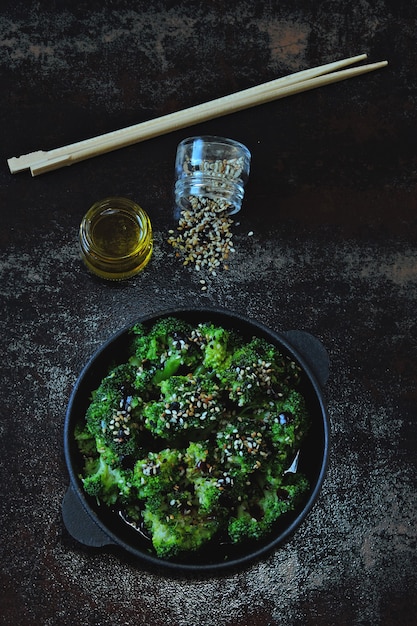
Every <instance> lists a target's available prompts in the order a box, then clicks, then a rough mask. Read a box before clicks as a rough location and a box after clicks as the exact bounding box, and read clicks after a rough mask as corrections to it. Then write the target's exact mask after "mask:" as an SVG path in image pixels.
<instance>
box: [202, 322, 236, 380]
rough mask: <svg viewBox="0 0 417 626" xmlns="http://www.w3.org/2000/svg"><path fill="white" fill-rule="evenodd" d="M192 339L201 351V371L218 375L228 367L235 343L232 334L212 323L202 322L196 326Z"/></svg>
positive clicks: (234, 337)
mask: <svg viewBox="0 0 417 626" xmlns="http://www.w3.org/2000/svg"><path fill="white" fill-rule="evenodd" d="M193 337H194V340H195V341H196V342H197V343H198V344H199V345H200V347H201V350H202V360H201V369H202V370H203V371H204V370H208V371H209V372H210V371H214V372H215V373H218V372H221V371H222V370H223V369H225V368H226V367H227V366H228V364H229V361H230V359H231V355H232V354H233V351H234V342H235V341H237V339H236V336H235V334H234V333H232V332H231V331H229V330H226V328H223V327H221V326H218V325H216V324H213V323H212V322H204V323H201V324H198V326H197V328H196V330H195V331H194V335H193Z"/></svg>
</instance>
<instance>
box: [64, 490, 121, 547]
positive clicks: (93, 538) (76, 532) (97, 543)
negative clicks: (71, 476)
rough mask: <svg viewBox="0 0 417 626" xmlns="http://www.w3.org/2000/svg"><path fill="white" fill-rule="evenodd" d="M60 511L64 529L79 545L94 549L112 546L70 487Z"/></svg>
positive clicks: (108, 538)
mask: <svg viewBox="0 0 417 626" xmlns="http://www.w3.org/2000/svg"><path fill="white" fill-rule="evenodd" d="M61 510H62V519H63V521H64V524H65V527H66V529H67V530H68V532H69V534H70V535H71V536H72V537H73V538H74V539H76V540H77V541H79V542H80V543H82V544H84V545H85V546H90V547H94V548H100V547H102V546H106V545H112V544H114V542H113V541H112V540H111V539H110V537H109V536H108V535H106V533H105V532H104V531H103V530H101V528H100V527H99V526H98V525H97V524H96V523H95V522H94V520H92V519H91V517H90V515H89V514H88V513H87V511H86V510H85V508H84V507H83V505H82V503H81V501H80V499H79V497H78V495H77V493H76V491H75V489H74V488H73V486H72V485H70V486H69V487H68V489H67V491H66V493H65V495H64V498H63V500H62V507H61Z"/></svg>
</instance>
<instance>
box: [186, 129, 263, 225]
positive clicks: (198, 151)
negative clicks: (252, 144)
mask: <svg viewBox="0 0 417 626" xmlns="http://www.w3.org/2000/svg"><path fill="white" fill-rule="evenodd" d="M250 159H251V154H250V152H249V150H248V148H246V146H244V145H243V144H241V143H239V142H238V141H234V140H233V139H226V138H224V137H215V136H210V135H207V136H201V137H188V138H187V139H184V140H183V141H181V142H180V143H179V144H178V148H177V155H176V160H175V174H176V182H175V205H176V209H177V210H179V211H180V212H183V211H187V210H193V209H194V210H198V209H201V208H203V207H204V206H206V205H207V206H208V208H209V209H210V210H211V211H216V212H224V213H226V214H227V215H233V214H234V213H237V212H238V211H240V209H241V206H242V200H243V196H244V186H245V184H246V181H247V179H248V176H249V170H250Z"/></svg>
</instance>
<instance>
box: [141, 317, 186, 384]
mask: <svg viewBox="0 0 417 626" xmlns="http://www.w3.org/2000/svg"><path fill="white" fill-rule="evenodd" d="M192 330H193V328H192V326H191V325H190V324H188V323H187V322H186V321H184V320H182V319H177V318H175V317H172V316H169V317H166V318H162V319H160V320H158V321H157V322H156V323H155V324H154V325H153V326H152V327H151V328H149V329H148V328H147V327H146V326H145V325H144V324H137V325H136V326H134V327H133V333H134V341H133V352H134V355H133V357H132V362H135V363H137V364H138V365H141V366H142V368H143V369H144V372H145V373H146V372H149V371H151V372H152V382H153V383H159V382H160V381H161V380H164V379H166V378H169V377H170V376H173V375H174V374H176V373H177V372H178V370H179V369H180V368H181V369H182V371H185V372H188V371H192V370H193V369H194V367H195V366H196V365H197V363H198V358H199V355H198V350H196V346H195V342H193V341H190V337H191V333H192Z"/></svg>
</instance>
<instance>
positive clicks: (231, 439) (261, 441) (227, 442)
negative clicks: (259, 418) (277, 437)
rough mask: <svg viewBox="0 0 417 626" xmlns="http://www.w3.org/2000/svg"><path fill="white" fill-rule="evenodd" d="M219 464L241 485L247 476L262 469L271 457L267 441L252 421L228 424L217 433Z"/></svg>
mask: <svg viewBox="0 0 417 626" xmlns="http://www.w3.org/2000/svg"><path fill="white" fill-rule="evenodd" d="M216 453H217V456H218V457H219V463H220V465H221V466H223V467H224V469H225V471H226V472H227V473H228V474H229V475H230V476H231V477H232V478H233V480H234V482H236V483H238V482H240V483H242V482H244V481H245V480H246V478H247V476H249V475H250V474H252V473H253V472H256V471H258V470H260V469H264V467H265V465H266V463H267V461H268V460H269V457H270V455H271V450H270V445H269V441H268V439H267V438H266V437H265V435H264V433H263V432H262V430H260V429H258V424H257V423H256V422H255V421H254V420H243V421H242V422H239V421H236V422H235V423H228V424H226V425H225V427H224V428H223V429H222V430H219V431H218V432H217V451H216Z"/></svg>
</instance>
